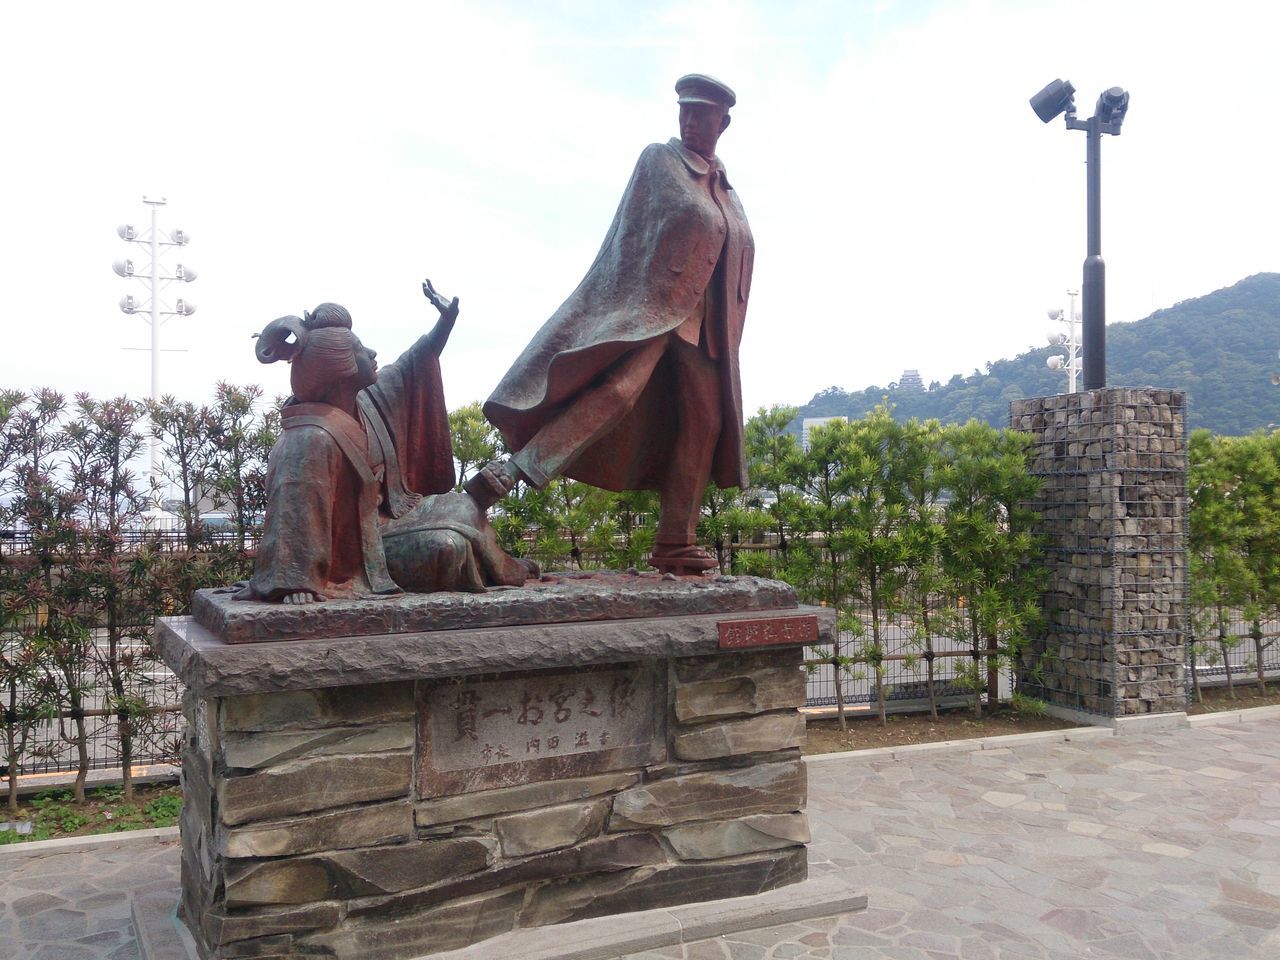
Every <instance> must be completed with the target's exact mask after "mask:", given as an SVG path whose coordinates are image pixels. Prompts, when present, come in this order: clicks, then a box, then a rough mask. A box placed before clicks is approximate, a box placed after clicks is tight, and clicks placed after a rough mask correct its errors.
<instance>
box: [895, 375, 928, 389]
mask: <svg viewBox="0 0 1280 960" xmlns="http://www.w3.org/2000/svg"><path fill="white" fill-rule="evenodd" d="M898 389H899V390H900V391H901V392H902V393H923V392H924V381H923V380H921V379H920V371H919V370H903V371H902V379H901V380H899V381H898Z"/></svg>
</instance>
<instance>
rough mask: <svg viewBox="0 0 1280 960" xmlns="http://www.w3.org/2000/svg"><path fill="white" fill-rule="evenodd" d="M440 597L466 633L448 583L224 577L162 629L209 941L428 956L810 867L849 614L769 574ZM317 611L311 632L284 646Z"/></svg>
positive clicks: (186, 851) (197, 909) (204, 935)
mask: <svg viewBox="0 0 1280 960" xmlns="http://www.w3.org/2000/svg"><path fill="white" fill-rule="evenodd" d="M610 595H612V596H613V597H615V598H616V602H615V603H613V604H611V605H610V604H607V603H602V602H601V599H602V598H607V597H608V596H610ZM436 596H437V599H436V600H435V601H434V603H435V604H436V605H437V609H436V611H435V614H434V618H435V622H438V623H441V624H444V625H447V626H448V627H449V629H437V630H430V629H422V627H423V626H424V625H426V624H428V623H430V622H431V621H432V619H433V614H432V610H431V606H432V603H433V601H432V599H431V597H411V598H402V599H400V600H384V601H369V602H366V603H363V604H355V603H348V604H332V605H330V604H323V605H316V606H315V607H314V608H305V609H304V611H303V612H302V613H301V614H300V613H299V612H298V611H297V610H287V609H285V608H281V607H279V606H274V607H272V606H268V605H265V604H252V603H244V604H241V603H234V602H233V601H231V600H230V598H229V596H228V595H227V594H226V593H219V592H217V591H212V592H208V593H205V594H204V595H203V596H201V597H200V598H199V602H198V603H197V604H196V610H197V613H198V616H199V621H197V620H196V619H193V618H169V619H165V620H162V621H160V622H159V624H158V626H157V630H156V636H157V644H158V647H159V649H160V651H161V654H162V656H163V657H164V659H165V661H166V663H168V664H169V666H170V667H171V668H172V669H173V670H174V671H175V672H176V673H178V675H179V677H180V678H181V679H182V680H183V682H184V683H185V684H186V686H187V688H188V691H187V694H186V711H187V723H188V729H187V734H186V738H185V746H184V756H183V780H184V789H185V794H186V804H185V807H184V810H183V817H182V884H183V895H182V907H181V912H182V916H183V917H184V919H185V920H186V922H187V924H188V926H189V928H190V929H191V931H192V933H193V934H194V936H195V938H196V940H197V942H198V944H199V946H200V950H201V954H202V956H204V957H206V958H213V957H217V958H222V957H227V958H229V957H266V956H282V957H283V956H304V955H310V954H316V955H329V956H334V955H336V956H338V957H360V958H362V960H363V958H371V960H373V958H402V957H414V956H419V955H422V954H425V953H431V952H435V951H439V950H446V949H451V948H454V947H458V946H462V945H465V944H468V943H473V942H476V941H479V940H483V939H485V938H487V937H491V936H494V935H495V934H498V933H502V932H505V931H508V930H512V929H514V928H517V927H528V926H539V925H544V924H554V923H559V922H563V921H568V920H576V919H581V918H586V917H594V916H601V915H605V914H610V913H621V912H626V911H632V910H641V909H646V908H650V907H658V906H668V905H672V904H678V903H684V902H690V901H697V900H710V899H719V898H724V897H732V896H740V895H747V894H754V893H758V892H762V891H765V890H769V889H771V888H774V887H778V886H782V885H784V884H788V883H793V882H796V881H799V880H802V879H804V877H805V876H806V869H807V867H806V848H805V844H806V843H807V842H808V839H809V831H808V826H807V822H806V818H805V814H804V807H805V796H806V780H805V771H804V766H803V764H802V763H801V761H800V756H799V749H798V748H799V745H800V743H801V742H802V741H803V737H804V720H803V717H802V716H801V715H800V713H799V711H798V708H799V707H800V706H801V705H802V704H803V702H804V696H805V681H804V674H803V672H802V670H801V667H800V661H801V659H802V649H803V645H804V644H806V643H811V642H819V641H822V642H830V634H831V631H832V630H833V629H834V624H833V621H832V618H831V615H830V612H829V611H824V610H816V609H812V608H799V607H797V606H796V605H795V601H794V597H793V596H792V594H791V593H790V590H789V589H788V588H786V587H785V586H784V585H780V584H775V583H772V582H769V581H758V580H754V579H753V578H733V579H730V578H721V579H710V578H708V579H706V580H697V581H694V580H686V581H669V580H661V579H658V578H656V577H645V576H639V577H625V576H622V575H614V576H612V577H610V576H605V577H593V578H583V579H577V580H564V581H560V582H554V583H549V584H539V585H536V586H534V587H531V588H522V589H519V590H506V591H493V592H491V593H489V594H485V595H482V596H478V597H475V598H472V600H471V601H470V603H468V601H467V599H466V598H465V597H462V596H460V595H456V594H451V595H436ZM397 604H400V605H401V607H400V609H399V610H398V611H397V608H396V605H397ZM610 606H612V608H613V609H614V610H616V611H622V612H624V613H625V614H628V615H630V619H599V618H600V617H601V616H603V615H607V613H608V607H610ZM326 607H328V608H329V609H328V610H327V611H326V610H325V608H326ZM521 611H523V612H521ZM645 613H648V614H650V615H648V616H644V615H643V614H645ZM273 616H274V619H273ZM298 616H302V617H306V618H310V619H309V620H308V621H307V622H306V623H305V624H304V626H305V627H306V630H307V631H310V632H311V636H310V638H309V639H295V640H270V639H262V638H263V637H266V636H270V635H272V634H273V632H274V633H275V634H277V635H286V636H287V635H297V634H298V633H299V632H300V631H299V630H298V626H299V623H298V621H297V619H296V618H297V617H298ZM526 618H527V619H529V620H530V621H531V622H528V623H521V622H519V621H520V620H521V619H526ZM397 620H399V621H400V622H402V623H405V624H408V625H409V626H411V627H413V629H411V630H409V631H407V632H401V633H397V632H394V631H389V630H388V625H391V626H394V625H395V623H396V622H397ZM487 620H488V621H496V623H497V624H499V625H487V622H486V621H487ZM273 624H274V625H273ZM211 628H212V629H211ZM335 628H337V629H341V630H343V631H345V632H344V633H343V634H342V635H340V636H333V635H329V636H325V635H323V632H324V631H325V630H326V629H328V630H332V629H335ZM215 631H217V632H219V633H222V634H223V635H224V636H225V635H228V634H232V635H234V636H236V638H237V639H238V640H239V641H241V642H237V643H231V644H229V643H226V642H224V641H223V640H222V639H220V637H219V636H218V633H215ZM254 641H256V642H254Z"/></svg>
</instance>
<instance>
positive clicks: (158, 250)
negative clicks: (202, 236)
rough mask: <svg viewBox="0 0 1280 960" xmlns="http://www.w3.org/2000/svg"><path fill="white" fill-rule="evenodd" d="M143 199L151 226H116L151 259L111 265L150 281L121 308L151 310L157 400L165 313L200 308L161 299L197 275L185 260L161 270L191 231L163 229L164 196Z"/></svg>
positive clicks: (156, 476) (155, 454)
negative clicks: (164, 260)
mask: <svg viewBox="0 0 1280 960" xmlns="http://www.w3.org/2000/svg"><path fill="white" fill-rule="evenodd" d="M142 202H143V203H145V204H147V206H149V207H150V208H151V229H150V230H139V229H138V228H137V227H136V226H134V225H133V224H130V223H123V224H121V225H120V226H118V227H116V234H117V235H118V236H119V237H120V239H121V240H123V241H125V242H126V243H136V244H138V245H139V246H140V247H141V246H145V247H146V248H147V249H148V252H149V253H150V257H151V262H150V263H149V264H146V265H144V266H145V269H139V266H138V264H137V263H135V262H134V261H133V260H132V259H129V258H126V257H122V258H120V259H118V260H116V261H115V262H113V263H112V264H111V269H112V270H114V271H115V272H116V274H117V275H118V276H121V277H124V278H125V279H126V280H139V281H142V282H143V283H145V284H146V285H147V293H148V296H147V299H146V300H145V301H140V300H138V299H137V298H136V297H135V296H134V295H133V294H126V295H125V296H123V297H121V298H120V310H121V312H123V313H126V314H129V315H130V316H133V315H135V314H147V315H149V317H150V319H149V320H148V322H149V323H150V324H151V346H150V348H149V349H150V350H151V399H152V401H155V400H157V399H159V395H160V324H161V323H162V321H161V319H160V318H161V317H189V316H191V314H193V313H195V312H196V305H195V304H194V303H192V302H191V301H190V300H187V299H185V298H178V299H177V300H176V301H175V302H174V304H173V306H172V308H170V307H168V306H167V305H166V304H165V303H163V302H162V301H161V299H160V294H161V291H162V290H163V289H164V288H165V287H166V286H168V285H169V284H170V283H190V282H191V281H192V280H194V279H195V278H196V271H195V270H193V269H191V268H190V267H188V266H185V265H183V264H181V263H179V264H176V265H175V266H174V268H173V270H172V272H170V273H168V274H165V273H162V272H161V263H160V258H161V256H162V255H163V254H164V253H167V252H168V250H169V249H170V248H172V247H185V246H186V245H187V244H188V243H189V242H190V240H191V235H190V234H189V233H187V232H186V231H185V230H181V229H175V230H170V231H169V232H168V233H165V232H164V231H162V230H161V229H160V227H159V224H158V222H157V216H158V211H159V209H160V207H163V206H164V205H165V198H164V197H155V198H152V197H143V198H142ZM151 480H152V483H153V485H154V484H157V483H159V482H160V441H159V440H158V439H157V438H156V437H155V436H152V438H151Z"/></svg>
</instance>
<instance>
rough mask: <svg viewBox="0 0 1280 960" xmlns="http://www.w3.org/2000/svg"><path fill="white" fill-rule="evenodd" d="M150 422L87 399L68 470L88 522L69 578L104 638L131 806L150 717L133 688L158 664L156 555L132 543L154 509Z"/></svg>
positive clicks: (124, 408) (127, 404) (128, 408)
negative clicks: (140, 460)
mask: <svg viewBox="0 0 1280 960" xmlns="http://www.w3.org/2000/svg"><path fill="white" fill-rule="evenodd" d="M143 416H144V407H143V405H142V404H139V403H135V402H133V401H131V400H129V399H127V398H125V397H118V398H116V399H115V400H108V401H105V402H101V403H100V402H97V401H94V400H91V399H90V398H89V397H88V396H87V395H84V394H81V395H79V396H77V398H76V415H75V417H74V419H73V420H72V421H71V422H70V423H69V424H68V425H67V428H66V437H67V441H66V446H67V468H68V471H69V474H70V479H71V483H72V485H73V487H74V489H75V490H76V491H77V492H78V493H79V496H80V510H81V512H82V516H83V518H84V523H83V525H82V526H81V528H80V532H81V536H80V537H79V538H78V541H77V542H76V544H75V546H74V548H73V550H72V552H71V555H69V556H68V557H67V560H68V561H69V562H68V563H66V564H65V566H64V570H63V573H62V577H63V580H64V581H65V583H66V584H67V586H68V588H70V589H74V590H75V591H76V595H77V600H78V602H79V604H80V608H81V610H82V611H83V617H84V619H85V621H86V624H85V625H86V628H88V629H91V630H95V631H100V632H101V633H102V634H103V636H102V637H101V638H100V639H98V638H93V639H91V641H90V642H89V644H88V652H89V654H90V655H91V657H92V659H93V661H94V664H95V666H96V668H97V669H96V671H95V673H96V676H97V677H101V678H103V679H105V681H106V684H107V690H106V696H105V698H104V704H105V707H106V709H108V710H109V711H111V712H112V713H114V714H115V716H116V719H117V728H116V735H117V739H118V741H119V744H120V765H121V768H122V776H123V786H124V797H125V800H126V801H130V800H132V799H133V777H132V770H133V755H134V736H135V731H136V728H137V727H138V726H139V724H143V725H145V723H146V722H147V719H148V715H147V712H146V708H147V702H146V700H145V698H143V697H140V696H138V695H137V693H136V692H134V688H135V686H136V685H137V683H138V682H139V681H142V680H144V679H145V677H146V668H147V667H148V666H149V665H150V664H151V663H152V662H153V660H154V656H153V655H152V654H151V651H150V635H151V628H152V621H153V620H154V618H155V610H156V599H157V598H156V597H155V596H154V591H153V589H152V588H153V583H154V581H153V578H152V577H151V576H150V575H149V574H150V570H149V566H150V556H151V551H149V550H148V549H146V548H145V547H143V548H139V547H137V546H134V547H133V549H130V548H129V545H127V544H126V543H125V536H126V532H127V531H128V530H129V529H131V528H132V529H136V528H137V527H138V526H139V524H140V521H141V519H142V515H143V511H144V509H145V508H146V504H147V498H146V496H145V495H144V493H143V491H142V489H141V488H140V486H139V484H138V481H137V478H136V477H135V475H134V473H133V470H132V467H131V464H132V462H133V461H134V460H135V458H136V457H137V456H138V454H139V453H140V452H141V451H142V447H143V435H142V432H141V423H142V419H143Z"/></svg>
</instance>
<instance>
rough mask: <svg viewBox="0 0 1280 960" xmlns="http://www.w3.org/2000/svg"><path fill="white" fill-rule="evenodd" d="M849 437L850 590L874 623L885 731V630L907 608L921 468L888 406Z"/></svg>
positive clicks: (866, 648) (866, 654)
mask: <svg viewBox="0 0 1280 960" xmlns="http://www.w3.org/2000/svg"><path fill="white" fill-rule="evenodd" d="M846 432H847V437H846V439H845V445H844V450H843V454H842V460H843V468H842V470H841V472H840V474H839V475H838V477H837V481H838V483H839V486H840V489H841V490H843V491H844V492H845V493H846V494H847V496H848V498H849V499H848V510H847V511H845V524H846V528H845V533H844V537H845V539H846V541H847V543H848V546H849V557H848V559H849V576H848V588H849V592H850V595H851V597H852V598H853V599H855V600H856V601H857V602H858V603H859V604H860V605H861V607H862V608H863V609H865V610H866V612H867V614H868V618H869V619H870V622H871V635H870V637H869V638H865V639H864V642H863V644H862V655H861V659H862V660H863V661H864V662H865V663H867V664H868V665H869V666H870V667H871V669H872V670H873V677H874V680H875V688H876V704H877V706H878V708H879V711H880V724H881V725H882V726H883V725H884V724H885V723H886V720H887V718H886V716H885V690H884V656H885V649H884V643H883V639H884V625H885V620H886V617H887V616H888V615H889V613H890V612H891V611H894V610H895V609H898V608H899V607H901V605H902V604H901V594H902V591H903V590H904V589H905V587H906V582H907V574H908V569H907V561H908V559H909V548H908V539H907V538H908V533H909V527H908V526H907V522H906V521H907V517H908V515H907V504H906V489H907V484H908V482H909V481H910V477H909V475H908V473H907V470H908V468H909V467H911V466H913V465H915V463H914V462H913V461H908V460H907V459H906V458H905V457H904V456H903V452H904V449H903V448H904V446H905V441H906V429H905V428H904V427H903V426H901V425H900V424H898V423H897V422H895V421H894V419H893V414H892V413H891V412H890V409H889V406H888V405H887V404H885V403H882V404H880V405H879V406H877V407H876V409H875V410H874V411H873V412H872V413H871V415H870V416H868V417H864V418H863V419H862V420H858V421H856V422H854V423H852V424H850V425H849V429H848V430H847V431H846Z"/></svg>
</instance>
